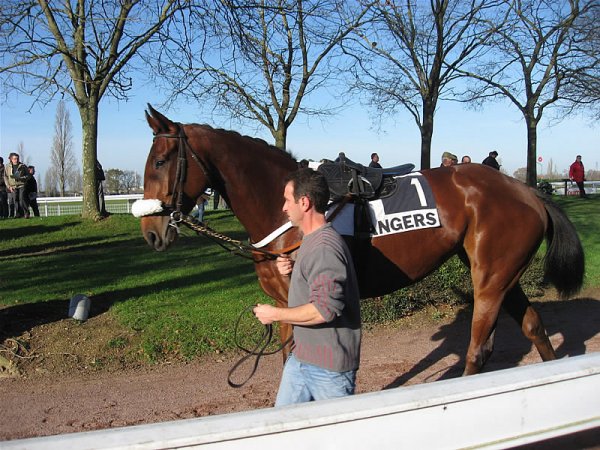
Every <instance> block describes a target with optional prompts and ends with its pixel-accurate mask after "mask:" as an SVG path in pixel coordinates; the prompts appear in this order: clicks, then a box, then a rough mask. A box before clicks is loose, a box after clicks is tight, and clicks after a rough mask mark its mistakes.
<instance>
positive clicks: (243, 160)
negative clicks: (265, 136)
mask: <svg viewBox="0 0 600 450" xmlns="http://www.w3.org/2000/svg"><path fill="white" fill-rule="evenodd" d="M265 151H267V152H275V151H276V150H271V149H267V150H264V149H263V150H261V151H260V153H259V154H254V152H251V151H247V152H245V151H244V152H237V154H236V155H235V156H232V158H224V159H223V160H222V161H223V167H222V168H219V172H220V174H221V177H222V181H223V183H224V186H223V188H224V190H225V195H226V197H227V198H228V200H229V202H230V204H229V206H230V207H231V209H232V210H233V212H234V213H235V215H236V216H237V218H238V219H239V221H240V222H241V224H242V225H243V226H244V228H245V229H246V231H247V232H248V234H249V235H250V238H251V239H252V240H253V241H255V242H256V241H258V240H260V239H262V238H264V237H265V236H266V235H268V234H270V233H271V232H272V231H273V230H275V229H277V228H278V227H279V226H281V225H282V224H284V223H285V222H287V217H286V215H285V214H284V213H283V211H282V210H281V207H282V206H283V188H284V183H283V180H284V178H285V176H286V175H287V174H288V173H289V172H291V171H292V170H294V168H295V162H294V161H293V160H292V159H291V158H287V157H286V156H285V155H268V157H264V156H265V154H264V152H265Z"/></svg>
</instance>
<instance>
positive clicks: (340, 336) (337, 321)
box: [254, 169, 361, 406]
mask: <svg viewBox="0 0 600 450" xmlns="http://www.w3.org/2000/svg"><path fill="white" fill-rule="evenodd" d="M328 202H329V187H328V186H327V181H326V180H325V177H324V176H323V175H322V174H321V173H320V172H317V171H315V170H312V169H300V170H297V171H295V172H292V173H291V174H290V175H288V177H287V178H286V185H285V190H284V204H283V211H284V212H285V213H286V214H287V216H288V218H289V220H290V221H291V222H292V224H293V225H294V226H297V227H298V228H299V229H300V231H301V232H302V234H303V236H304V237H303V240H302V245H301V246H300V249H299V250H298V254H297V257H296V261H295V262H294V261H292V259H291V258H290V256H289V255H285V256H279V257H278V258H277V262H276V264H277V270H278V271H279V273H280V274H281V275H283V276H291V280H290V288H289V294H288V307H287V308H278V307H275V306H271V305H265V304H258V305H256V306H255V307H254V314H255V316H256V318H257V319H258V320H259V321H260V322H261V323H263V324H265V325H268V324H271V323H273V322H283V323H288V324H291V325H293V327H294V341H293V344H292V351H291V353H290V355H289V357H288V359H287V361H286V363H285V366H284V369H283V374H282V376H281V382H280V385H279V391H278V393H277V399H276V401H275V406H284V405H289V404H293V403H301V402H308V401H313V400H324V399H330V398H337V397H344V396H347V395H352V394H354V389H355V385H356V372H357V370H358V366H359V361H360V341H361V319H360V304H359V292H358V281H357V278H356V272H355V271H354V264H353V263H352V256H351V255H350V251H349V250H348V247H347V246H346V244H345V243H344V240H343V239H342V237H341V236H340V235H339V234H338V233H337V231H335V230H334V228H333V227H332V225H331V223H328V222H327V221H326V219H325V210H326V208H327V204H328Z"/></svg>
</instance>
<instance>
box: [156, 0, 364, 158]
mask: <svg viewBox="0 0 600 450" xmlns="http://www.w3.org/2000/svg"><path fill="white" fill-rule="evenodd" d="M368 9H369V6H365V7H361V8H356V5H355V4H352V5H349V4H348V2H345V1H343V0H313V1H303V0H259V1H245V0H244V1H242V0H222V1H220V2H215V4H214V8H213V10H212V13H211V15H210V17H208V16H207V15H206V14H202V15H200V14H194V15H192V16H191V20H193V21H194V24H195V23H202V24H201V25H197V26H196V25H194V24H192V25H191V26H189V27H186V30H189V32H190V33H193V30H194V29H196V28H201V29H204V30H210V32H209V31H207V35H204V34H203V35H201V36H196V37H193V36H192V39H190V36H186V37H185V39H182V38H181V37H180V36H174V35H171V36H164V38H165V42H167V45H166V46H165V52H164V53H163V54H162V56H161V60H160V61H159V62H160V66H159V67H158V70H159V74H160V76H162V77H165V78H167V79H168V80H170V81H171V82H172V90H173V92H174V94H175V95H176V96H187V97H191V98H193V99H195V100H202V101H203V102H206V101H207V100H208V101H210V102H211V103H212V104H213V105H214V108H215V109H214V111H217V112H223V111H224V112H225V113H226V114H228V115H229V117H233V118H235V119H239V120H240V121H245V122H246V123H247V122H248V121H253V122H258V123H260V124H261V125H262V126H264V127H266V128H267V129H268V130H269V132H270V133H271V135H272V136H273V138H274V140H275V145H276V146H277V147H279V148H282V149H284V148H285V147H286V141H287V133H288V129H289V127H290V126H291V124H292V122H293V121H294V120H295V119H296V117H297V116H298V114H305V115H317V114H323V115H325V114H330V113H332V112H333V111H334V110H335V109H336V108H338V107H340V106H341V105H342V104H343V103H344V101H343V100H341V101H340V102H339V103H338V104H336V105H323V104H321V105H320V106H314V107H312V108H311V107H310V106H306V105H305V103H308V100H309V97H310V96H311V94H315V93H316V92H317V91H319V90H320V89H324V88H326V87H328V88H331V89H333V88H334V87H335V86H336V84H339V83H338V82H339V77H338V76H339V74H340V73H343V72H344V71H342V70H340V69H341V67H340V64H341V62H340V60H339V57H340V47H339V45H340V43H341V42H342V41H343V40H344V39H346V38H347V37H348V35H349V34H350V33H351V32H352V31H353V30H355V29H356V28H357V27H358V26H360V25H361V23H362V21H363V17H364V16H365V14H366V12H367V11H368ZM207 20H208V24H207V23H206V21H207ZM181 42H185V43H187V44H188V45H187V46H186V45H182V44H181ZM340 98H341V96H340Z"/></svg>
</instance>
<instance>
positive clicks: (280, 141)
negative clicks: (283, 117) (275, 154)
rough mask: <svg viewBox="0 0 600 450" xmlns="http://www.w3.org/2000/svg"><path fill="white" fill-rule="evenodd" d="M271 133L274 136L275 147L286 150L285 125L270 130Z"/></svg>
mask: <svg viewBox="0 0 600 450" xmlns="http://www.w3.org/2000/svg"><path fill="white" fill-rule="evenodd" d="M271 134H272V135H273V137H274V138H275V147H277V148H280V149H281V150H286V145H287V128H286V126H285V125H280V126H279V128H278V129H277V130H271Z"/></svg>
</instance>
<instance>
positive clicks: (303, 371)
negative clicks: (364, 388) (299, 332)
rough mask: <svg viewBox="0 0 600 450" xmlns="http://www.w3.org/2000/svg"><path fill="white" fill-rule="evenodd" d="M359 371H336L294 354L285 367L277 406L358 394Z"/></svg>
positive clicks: (276, 401)
mask: <svg viewBox="0 0 600 450" xmlns="http://www.w3.org/2000/svg"><path fill="white" fill-rule="evenodd" d="M355 387H356V370H349V371H347V372H334V371H331V370H327V369H323V368H322V367H318V366H313V365H312V364H307V363H303V362H301V361H298V360H297V359H296V357H295V356H294V354H293V353H291V354H290V356H289V357H288V360H287V361H286V363H285V366H284V368H283V374H282V376H281V383H280V384H279V391H278V392H277V399H276V400H275V406H285V405H291V404H294V403H303V402H310V401H313V400H326V399H330V398H338V397H345V396H347V395H352V394H354V388H355Z"/></svg>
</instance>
